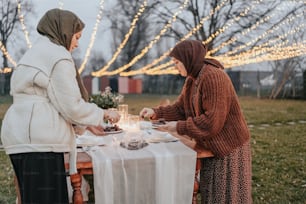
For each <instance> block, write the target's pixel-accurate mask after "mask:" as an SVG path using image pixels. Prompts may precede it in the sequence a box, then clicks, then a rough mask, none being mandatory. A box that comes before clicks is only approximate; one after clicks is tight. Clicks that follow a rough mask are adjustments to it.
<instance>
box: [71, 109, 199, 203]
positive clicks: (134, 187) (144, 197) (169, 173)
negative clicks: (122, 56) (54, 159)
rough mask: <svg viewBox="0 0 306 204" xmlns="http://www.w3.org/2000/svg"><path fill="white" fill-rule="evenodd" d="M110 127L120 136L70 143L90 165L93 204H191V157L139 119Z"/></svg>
mask: <svg viewBox="0 0 306 204" xmlns="http://www.w3.org/2000/svg"><path fill="white" fill-rule="evenodd" d="M121 114H125V113H122V112H121ZM116 125H117V126H118V127H120V129H121V130H122V131H119V132H116V133H113V132H111V133H107V132H106V134H105V135H104V136H96V135H93V134H92V133H91V132H90V131H85V132H84V133H83V134H82V135H77V138H76V143H77V147H78V151H82V152H86V153H87V154H88V155H89V156H90V157H91V160H92V168H93V176H94V189H95V190H94V192H95V203H96V204H99V203H101V204H102V203H108V204H117V203H120V204H143V203H146V204H150V203H152V204H156V203H158V204H171V203H173V204H180V203H181V204H186V203H191V202H192V196H193V186H194V173H195V167H196V165H195V164H196V152H195V151H194V150H192V149H190V148H189V147H187V146H186V145H184V144H183V143H182V142H181V141H180V140H179V139H178V138H176V137H174V136H173V135H172V134H170V133H168V132H162V131H159V130H158V129H157V128H156V126H155V125H154V124H153V122H152V121H143V120H140V119H139V116H135V115H129V114H127V115H125V116H124V115H123V117H122V118H121V120H120V121H119V122H118V123H117V124H116Z"/></svg>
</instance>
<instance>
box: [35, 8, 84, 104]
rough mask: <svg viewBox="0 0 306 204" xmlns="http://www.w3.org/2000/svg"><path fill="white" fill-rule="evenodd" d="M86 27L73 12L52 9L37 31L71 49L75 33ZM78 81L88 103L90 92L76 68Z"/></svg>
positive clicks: (42, 19)
mask: <svg viewBox="0 0 306 204" xmlns="http://www.w3.org/2000/svg"><path fill="white" fill-rule="evenodd" d="M84 27H85V24H84V23H83V22H82V21H81V19H80V18H79V17H78V16H76V15H75V14H74V13H72V12H71V11H67V10H61V9H51V10H49V11H47V12H46V13H45V15H44V16H43V17H42V18H41V19H40V21H39V23H38V25H37V31H38V32H39V33H40V34H41V35H44V36H46V37H48V38H49V39H50V41H51V42H53V43H55V44H57V45H62V46H64V47H65V48H66V49H67V50H69V49H70V45H71V40H72V37H73V35H74V34H75V33H77V32H80V31H81V30H83V28H84ZM76 73H77V75H76V79H77V81H78V85H79V88H80V92H81V95H82V98H83V99H84V100H85V101H88V99H89V97H88V92H87V90H86V88H85V86H84V84H83V82H82V79H81V77H80V74H79V72H78V69H77V68H76Z"/></svg>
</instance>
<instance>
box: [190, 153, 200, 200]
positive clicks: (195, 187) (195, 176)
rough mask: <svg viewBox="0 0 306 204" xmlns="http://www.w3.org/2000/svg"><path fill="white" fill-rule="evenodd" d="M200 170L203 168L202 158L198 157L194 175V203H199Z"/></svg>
mask: <svg viewBox="0 0 306 204" xmlns="http://www.w3.org/2000/svg"><path fill="white" fill-rule="evenodd" d="M200 170H201V159H200V158H198V159H197V162H196V170H195V175H194V185H193V196H192V204H197V203H198V199H197V197H198V191H199V186H200V182H199V179H198V175H199V172H200Z"/></svg>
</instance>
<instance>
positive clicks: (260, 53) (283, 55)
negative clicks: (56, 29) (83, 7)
mask: <svg viewBox="0 0 306 204" xmlns="http://www.w3.org/2000/svg"><path fill="white" fill-rule="evenodd" d="M188 1H189V0H185V1H184V3H183V4H182V5H181V6H180V8H179V10H178V11H177V12H176V13H175V14H174V15H173V16H172V18H171V19H170V20H169V21H168V23H167V24H166V25H165V26H164V27H163V29H162V30H161V31H160V33H159V34H158V35H156V36H155V37H154V39H153V40H152V41H150V43H149V44H148V45H147V46H146V47H145V48H143V49H142V51H141V52H140V54H138V55H136V56H135V57H134V58H133V59H132V60H131V61H130V62H129V63H128V64H126V65H124V66H122V67H119V68H117V69H115V70H114V71H111V72H106V70H107V69H108V68H109V66H110V65H111V64H112V63H113V62H114V61H115V60H116V59H117V57H118V55H119V54H120V52H121V50H122V49H123V48H124V46H125V45H126V43H127V41H128V40H129V37H130V35H131V34H132V32H133V30H134V28H135V26H136V24H137V21H138V18H139V16H140V15H142V13H143V11H144V9H145V6H146V4H147V0H144V3H143V5H142V6H143V10H141V9H142V7H141V8H140V9H139V12H140V13H137V14H136V15H135V17H134V18H133V21H132V23H131V26H130V29H129V32H128V33H127V34H126V35H125V38H124V40H123V41H122V43H121V44H120V45H119V47H118V48H117V50H116V52H115V53H114V55H113V57H112V58H111V60H110V61H109V62H108V63H107V64H106V65H105V66H104V67H102V68H101V69H100V70H99V71H97V72H94V73H92V74H93V76H94V74H97V76H102V75H114V74H120V75H121V76H131V75H137V74H147V75H161V74H178V71H177V70H176V69H175V67H174V66H173V63H172V62H171V61H168V62H166V63H163V64H161V65H158V66H155V65H156V64H158V63H159V62H161V61H162V60H164V59H165V58H166V57H168V55H169V52H170V51H171V50H172V48H170V49H169V50H167V51H166V52H164V54H163V55H162V56H161V57H159V58H158V59H155V60H153V62H152V63H150V64H148V65H146V66H144V67H142V68H140V69H137V70H131V71H127V72H124V71H125V70H126V69H128V68H129V67H131V66H132V65H134V64H135V63H136V62H137V61H138V60H140V59H141V58H142V57H143V56H144V55H145V54H146V53H147V52H148V51H149V50H150V49H151V48H152V46H153V45H154V44H155V43H157V42H158V40H160V38H161V36H163V35H164V34H165V32H166V31H167V30H168V29H169V28H170V27H171V25H172V24H173V22H175V20H176V17H177V15H179V14H180V13H181V12H182V10H183V9H184V8H185V7H186V6H187V3H188ZM227 1H228V0H224V1H223V2H222V3H220V4H219V5H218V6H217V7H216V8H214V9H212V10H211V11H210V13H209V15H208V16H205V17H203V18H202V19H201V20H200V22H199V24H197V25H196V26H195V27H194V28H193V29H192V30H190V31H189V32H188V33H187V34H186V35H185V36H184V37H183V38H181V39H180V40H179V42H181V41H183V40H185V39H188V38H189V37H191V36H192V35H194V34H195V33H196V32H197V31H198V30H199V29H200V28H201V27H203V24H204V22H205V21H207V20H208V19H209V18H211V16H212V15H213V14H214V13H215V12H216V11H218V10H220V9H221V8H222V7H223V6H224V4H225V3H226V2H227ZM262 1H263V0H258V1H256V2H255V1H254V2H253V4H252V6H251V7H249V8H245V9H244V11H243V12H241V13H240V14H239V16H236V17H235V18H233V19H231V20H230V21H229V23H228V24H227V25H225V26H224V27H222V28H220V29H218V30H217V31H216V32H214V33H213V34H212V35H211V36H209V37H208V38H207V39H206V40H205V41H203V43H205V44H207V43H209V42H211V41H212V40H213V39H214V38H216V37H217V36H219V35H221V34H222V33H224V32H225V31H226V30H227V29H228V28H229V27H230V26H231V25H233V24H234V22H237V21H239V20H240V18H241V17H242V16H246V15H247V14H248V12H249V11H250V10H251V9H252V8H253V7H255V5H257V4H259V3H260V2H262ZM16 2H17V5H18V7H17V8H18V16H19V21H20V24H21V26H22V30H23V33H24V35H25V39H26V41H27V46H28V47H29V48H30V47H31V46H32V45H31V42H30V40H29V37H28V34H29V33H28V32H27V29H26V26H25V24H24V17H23V15H22V12H21V3H20V2H19V1H18V0H16ZM103 3H104V1H102V0H101V1H100V9H99V13H98V14H97V21H96V24H95V27H94V31H93V33H92V36H91V40H90V43H89V46H88V48H87V51H86V55H85V57H84V61H83V63H82V65H81V67H80V69H79V72H80V73H81V72H82V71H83V70H84V68H85V65H86V63H87V60H88V58H89V56H90V51H91V49H92V46H93V44H94V41H95V36H96V32H97V30H98V25H99V23H100V21H101V18H102V17H101V16H102V10H103ZM144 4H145V6H144ZM305 4H306V1H304V5H305ZM59 8H60V9H62V8H63V2H62V1H60V0H59ZM304 15H305V10H304V11H303V13H300V14H297V15H295V16H289V17H287V19H286V20H284V21H283V22H281V23H280V24H278V25H275V26H273V27H272V28H270V29H269V30H266V31H265V32H264V33H262V34H261V35H259V36H257V37H256V38H254V39H252V40H250V41H249V42H247V43H245V44H243V45H241V46H238V47H237V48H235V49H233V50H232V51H229V52H227V53H225V54H223V55H218V56H213V57H214V58H215V59H217V60H220V61H221V62H222V63H224V66H225V68H230V67H234V66H241V65H244V64H250V63H258V62H263V61H274V60H280V59H287V58H292V57H296V56H301V55H305V53H306V41H305V40H304V41H302V42H300V43H294V44H292V45H288V44H289V40H288V36H290V35H294V34H296V33H298V32H303V31H304V27H305V24H304V23H302V24H300V25H299V26H297V27H296V28H294V29H291V30H290V31H288V32H286V33H284V34H283V35H279V36H278V37H277V38H275V39H272V40H269V41H267V42H265V43H262V44H260V45H257V46H254V47H253V48H250V49H248V50H246V48H247V47H250V46H251V45H254V44H255V43H256V42H260V40H262V39H268V38H269V36H270V35H271V34H273V33H274V32H276V31H277V30H279V29H280V28H281V27H283V26H287V25H286V24H289V23H291V22H293V20H294V19H295V18H298V17H301V16H302V17H303V16H304ZM272 17H273V15H271V16H266V17H264V18H262V19H260V20H259V21H258V22H256V23H255V24H254V25H252V26H251V27H250V28H248V29H245V30H244V31H242V33H241V35H242V36H246V35H247V34H248V33H250V32H251V31H253V30H255V29H256V28H258V27H259V26H260V25H261V24H264V23H265V22H267V21H268V20H270V19H271V18H272ZM236 41H237V37H232V38H230V39H229V40H228V41H226V42H223V43H221V44H220V45H219V46H218V47H216V48H214V49H213V50H211V51H209V52H208V53H207V55H208V57H209V56H212V55H213V54H215V53H216V52H218V51H219V50H221V49H222V48H224V47H226V46H229V45H230V44H232V43H234V42H236ZM179 42H178V43H179ZM0 49H1V51H2V53H3V55H4V56H5V57H6V58H7V59H8V61H9V62H10V63H11V64H13V65H14V66H16V62H15V61H14V60H13V59H12V57H11V56H10V55H9V53H8V51H7V49H6V48H5V46H4V45H3V43H2V42H1V41H0ZM241 50H246V51H242V52H241ZM9 71H11V70H10V69H8V68H5V69H3V70H1V69H0V72H2V73H4V72H9Z"/></svg>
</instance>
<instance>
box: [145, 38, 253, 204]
mask: <svg viewBox="0 0 306 204" xmlns="http://www.w3.org/2000/svg"><path fill="white" fill-rule="evenodd" d="M206 52H207V51H206V47H205V45H203V44H202V42H201V41H196V40H185V41H183V42H181V43H179V44H177V45H176V46H175V47H174V49H173V50H172V51H171V53H170V56H171V57H172V60H173V62H174V63H175V67H176V69H177V70H178V71H179V72H180V74H181V75H182V76H183V77H186V80H185V84H184V87H183V89H182V92H181V94H180V96H179V97H178V99H177V101H176V102H175V103H174V104H172V105H168V106H160V107H158V108H144V109H143V110H142V111H141V112H140V116H142V117H149V118H151V119H158V118H165V120H166V121H170V122H167V124H166V125H164V127H163V129H164V130H167V131H177V133H178V134H180V135H188V136H189V137H190V138H193V139H194V140H195V141H196V142H197V145H198V146H200V147H203V148H205V149H209V150H211V151H212V152H213V154H214V157H213V158H204V159H202V162H201V163H202V167H201V172H200V177H201V178H200V190H201V200H202V203H235V204H236V203H241V204H248V203H252V197H251V150H250V133H249V130H248V127H247V124H246V121H245V119H244V116H243V113H242V111H241V108H240V105H239V99H238V97H237V95H236V93H235V90H234V87H233V85H232V82H231V80H230V78H229V77H228V75H227V74H226V73H225V72H224V70H223V66H222V65H221V64H220V63H219V62H218V61H217V60H215V59H208V58H205V55H206Z"/></svg>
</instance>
